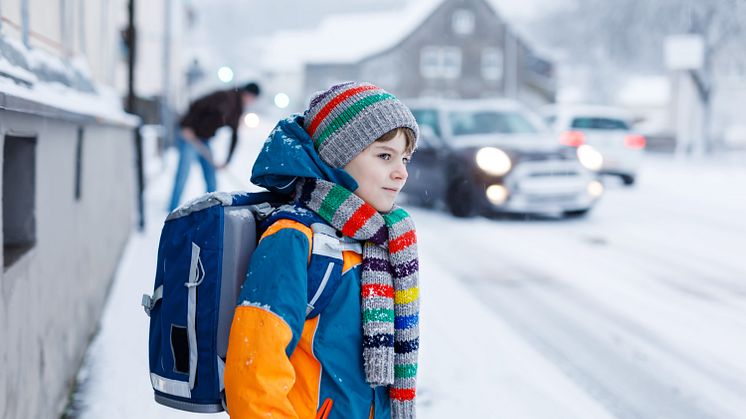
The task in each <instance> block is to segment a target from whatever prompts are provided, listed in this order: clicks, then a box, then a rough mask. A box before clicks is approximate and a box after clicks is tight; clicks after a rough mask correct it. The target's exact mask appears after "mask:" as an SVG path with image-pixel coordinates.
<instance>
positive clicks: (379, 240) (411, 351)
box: [296, 178, 420, 419]
mask: <svg viewBox="0 0 746 419" xmlns="http://www.w3.org/2000/svg"><path fill="white" fill-rule="evenodd" d="M296 196H297V197H298V201H299V202H300V203H301V204H302V205H303V206H305V207H306V208H308V209H310V210H312V211H314V212H315V213H317V214H318V215H319V216H320V217H321V218H323V219H324V220H326V221H327V222H328V223H329V224H331V225H332V226H333V227H335V228H336V229H338V230H340V231H341V232H342V233H343V234H344V235H345V236H348V237H352V238H354V239H357V240H364V241H365V243H364V245H363V264H362V270H363V272H362V311H363V313H362V314H363V358H364V360H365V375H366V380H367V381H368V383H369V384H370V385H371V387H377V386H383V385H390V387H389V395H390V398H391V410H392V417H393V418H406V419H409V418H414V417H416V413H415V412H416V411H415V387H416V376H417V351H418V349H419V342H420V341H419V308H420V301H419V300H420V298H419V296H420V290H419V287H418V277H419V264H418V260H417V238H416V235H415V229H414V223H413V222H412V219H411V217H410V216H409V214H407V212H406V211H404V210H403V209H401V208H398V207H394V209H392V210H391V211H390V212H389V213H386V214H381V213H379V212H378V211H376V210H375V209H374V208H373V207H372V206H370V205H368V204H367V203H365V201H363V200H362V199H361V198H359V197H358V196H357V195H355V194H354V193H352V192H350V191H349V190H347V189H345V188H343V187H342V186H339V185H337V184H335V183H332V182H328V181H325V180H320V179H310V178H307V179H303V180H302V181H300V182H298V186H297V192H296Z"/></svg>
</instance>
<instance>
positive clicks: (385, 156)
mask: <svg viewBox="0 0 746 419" xmlns="http://www.w3.org/2000/svg"><path fill="white" fill-rule="evenodd" d="M378 157H379V158H382V159H384V160H390V159H391V154H389V153H381V154H379V155H378Z"/></svg>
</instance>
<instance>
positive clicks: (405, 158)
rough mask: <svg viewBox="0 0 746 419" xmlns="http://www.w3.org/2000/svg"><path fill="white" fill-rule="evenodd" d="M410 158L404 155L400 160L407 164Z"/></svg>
mask: <svg viewBox="0 0 746 419" xmlns="http://www.w3.org/2000/svg"><path fill="white" fill-rule="evenodd" d="M411 159H412V158H411V157H404V158H403V159H401V160H402V161H403V162H404V164H409V161H410V160H411Z"/></svg>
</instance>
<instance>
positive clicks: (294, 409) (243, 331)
mask: <svg viewBox="0 0 746 419" xmlns="http://www.w3.org/2000/svg"><path fill="white" fill-rule="evenodd" d="M298 118H299V117H298ZM298 118H291V119H288V120H285V121H281V122H280V123H279V124H278V126H277V128H275V130H274V131H273V132H272V134H271V135H270V138H269V139H268V140H267V142H266V143H265V145H264V149H263V150H262V152H261V153H260V155H259V157H258V159H257V162H256V163H255V165H254V171H253V176H252V182H254V183H256V184H259V185H261V186H264V187H266V188H268V189H270V190H273V191H279V192H288V191H290V190H292V184H293V182H294V180H295V179H297V178H300V177H311V176H313V177H316V178H322V179H326V180H330V181H333V182H336V183H339V184H341V185H343V186H346V187H347V188H349V189H351V190H354V189H356V188H357V185H356V183H355V181H354V180H353V179H352V178H351V177H350V176H349V175H348V174H347V173H346V172H344V171H343V170H340V169H334V168H331V167H329V166H327V165H326V164H325V163H323V162H322V161H321V160H320V159H319V158H318V155H317V154H316V152H315V151H314V149H313V144H312V142H311V139H310V138H309V137H308V135H307V134H306V133H305V131H304V130H303V128H302V124H299V119H298ZM317 222H324V221H323V220H322V219H321V218H320V217H319V218H318V221H317ZM324 223H325V222H324ZM325 224H327V225H328V223H325ZM339 235H341V233H339ZM343 241H345V242H346V245H345V248H344V249H345V250H344V251H343V269H342V272H343V273H342V278H341V282H340V284H339V288H337V290H336V291H335V293H334V295H333V297H332V299H331V300H330V302H329V305H328V306H327V307H326V308H325V309H324V310H323V311H322V312H321V314H320V315H318V316H316V317H313V318H311V319H308V320H306V303H307V300H308V299H307V272H308V263H309V261H310V257H311V244H312V243H313V231H312V230H311V229H310V228H309V227H307V226H306V225H304V224H302V223H300V222H297V221H293V220H290V219H280V220H277V221H275V222H274V223H273V224H271V226H270V227H269V228H267V230H266V231H265V232H264V233H263V235H262V238H261V241H260V242H259V245H258V246H257V248H256V250H255V251H254V254H253V256H252V259H251V264H250V266H249V273H248V275H247V278H246V281H245V283H244V285H243V287H242V289H241V294H240V297H239V305H238V307H237V309H236V312H235V315H234V318H233V324H232V327H231V333H230V341H229V345H228V357H227V362H226V369H225V389H226V396H227V403H228V411H229V412H230V415H231V417H232V418H241V419H245V418H257V417H277V418H330V419H331V418H345V419H357V418H359V419H365V418H369V417H370V418H389V417H390V415H391V414H390V401H389V395H388V389H387V388H386V387H377V388H375V389H373V388H371V387H370V385H369V384H368V383H367V382H366V381H365V371H364V367H363V357H362V347H363V345H362V338H363V336H362V318H361V316H362V315H361V309H360V304H361V284H360V276H361V272H360V269H361V266H360V265H361V262H362V255H361V246H360V243H357V242H355V241H354V240H352V239H349V238H345V239H343Z"/></svg>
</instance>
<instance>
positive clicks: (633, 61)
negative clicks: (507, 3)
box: [533, 0, 746, 150]
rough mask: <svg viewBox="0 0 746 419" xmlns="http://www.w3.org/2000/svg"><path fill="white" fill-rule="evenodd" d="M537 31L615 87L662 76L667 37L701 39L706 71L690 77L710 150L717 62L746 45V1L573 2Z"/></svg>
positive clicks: (540, 24) (539, 24)
mask: <svg viewBox="0 0 746 419" xmlns="http://www.w3.org/2000/svg"><path fill="white" fill-rule="evenodd" d="M533 30H534V32H536V34H537V35H538V36H540V37H541V38H543V39H544V41H545V42H547V43H548V44H549V45H551V46H552V47H554V48H556V49H558V50H559V51H561V52H562V53H563V55H564V56H565V57H566V59H567V61H568V62H570V63H575V64H579V65H584V66H588V67H590V68H593V69H595V70H596V71H597V72H598V73H600V74H601V75H603V76H604V77H606V78H607V79H608V80H609V81H610V83H612V84H613V81H614V80H615V79H617V78H618V77H619V76H620V75H624V74H626V73H628V72H650V71H662V70H663V69H664V67H663V53H662V52H663V43H664V39H665V37H666V36H668V35H672V34H682V33H692V34H698V35H701V36H702V39H703V41H704V44H705V52H704V62H703V66H702V68H700V69H698V70H693V71H690V72H688V75H689V76H690V77H691V80H692V81H693V82H694V85H695V86H696V89H697V94H698V96H699V99H700V100H701V102H702V105H703V109H704V115H703V118H704V119H703V121H704V122H703V125H704V126H703V133H702V135H703V140H704V145H705V149H706V150H708V149H709V148H710V146H711V145H710V142H711V139H710V132H711V128H710V120H711V116H710V113H711V99H712V94H713V91H714V88H715V87H716V86H715V85H714V82H713V79H714V74H715V71H716V70H717V69H716V63H715V60H716V58H717V57H718V54H719V53H721V52H722V51H723V50H724V49H725V48H727V47H729V46H732V45H733V44H734V41H735V42H738V43H740V44H741V45H745V44H746V0H616V1H610V0H568V6H567V7H565V8H563V9H561V10H559V11H557V12H555V13H552V14H550V15H547V16H544V17H543V18H542V19H541V20H538V21H536V22H535V23H534V25H533Z"/></svg>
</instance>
